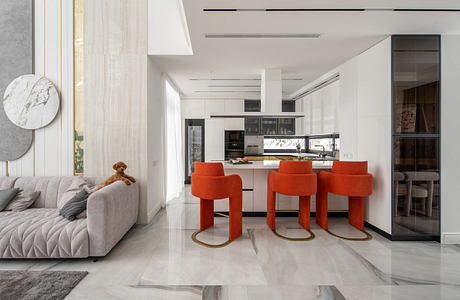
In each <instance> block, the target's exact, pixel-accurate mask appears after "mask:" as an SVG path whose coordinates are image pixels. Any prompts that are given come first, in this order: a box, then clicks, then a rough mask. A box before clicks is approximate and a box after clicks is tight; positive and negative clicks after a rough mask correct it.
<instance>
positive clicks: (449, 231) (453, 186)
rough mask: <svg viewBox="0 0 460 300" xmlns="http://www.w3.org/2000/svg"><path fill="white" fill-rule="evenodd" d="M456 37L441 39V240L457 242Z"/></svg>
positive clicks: (459, 49) (459, 48)
mask: <svg viewBox="0 0 460 300" xmlns="http://www.w3.org/2000/svg"><path fill="white" fill-rule="evenodd" d="M459 53H460V36H459V35H456V36H442V39H441V60H442V62H441V63H442V65H441V72H442V74H441V85H442V86H441V114H442V117H441V241H442V242H443V243H448V244H460V218H459V216H458V213H459V212H460V197H459V191H460V181H459V178H460V158H459V157H460V156H459V153H460V141H459V134H458V128H460V119H459V118H458V113H459V112H460V85H459V81H458V80H459V76H460V59H459V57H458V55H459Z"/></svg>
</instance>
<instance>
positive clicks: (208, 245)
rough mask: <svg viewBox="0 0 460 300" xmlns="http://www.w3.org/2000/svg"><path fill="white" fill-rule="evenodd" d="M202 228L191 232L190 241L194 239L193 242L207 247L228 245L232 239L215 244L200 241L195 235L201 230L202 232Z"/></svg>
mask: <svg viewBox="0 0 460 300" xmlns="http://www.w3.org/2000/svg"><path fill="white" fill-rule="evenodd" d="M203 231H204V230H198V231H195V232H194V233H193V234H192V241H194V242H195V243H197V244H198V245H201V246H205V247H208V248H222V247H225V246H228V245H229V244H230V243H231V242H232V241H231V240H228V241H226V242H224V243H222V244H217V245H212V244H208V243H205V242H202V241H200V240H198V239H197V237H196V236H197V235H198V234H200V233H201V232H203Z"/></svg>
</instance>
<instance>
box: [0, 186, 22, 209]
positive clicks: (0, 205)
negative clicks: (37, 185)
mask: <svg viewBox="0 0 460 300" xmlns="http://www.w3.org/2000/svg"><path fill="white" fill-rule="evenodd" d="M19 192H20V190H19V189H14V188H7V189H4V190H0V211H2V210H3V209H4V208H5V207H7V206H8V204H9V203H10V201H11V200H13V198H14V197H16V195H17V194H18V193H19Z"/></svg>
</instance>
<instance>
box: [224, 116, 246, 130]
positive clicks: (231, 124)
mask: <svg viewBox="0 0 460 300" xmlns="http://www.w3.org/2000/svg"><path fill="white" fill-rule="evenodd" d="M224 120H225V121H224V124H225V126H224V127H225V130H244V118H225V119H224Z"/></svg>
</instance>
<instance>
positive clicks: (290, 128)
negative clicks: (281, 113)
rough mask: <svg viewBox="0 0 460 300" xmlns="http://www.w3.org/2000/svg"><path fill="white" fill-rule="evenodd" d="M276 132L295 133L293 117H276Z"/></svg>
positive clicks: (283, 133) (282, 133)
mask: <svg viewBox="0 0 460 300" xmlns="http://www.w3.org/2000/svg"><path fill="white" fill-rule="evenodd" d="M278 134H279V135H294V134H295V118H280V119H278Z"/></svg>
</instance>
